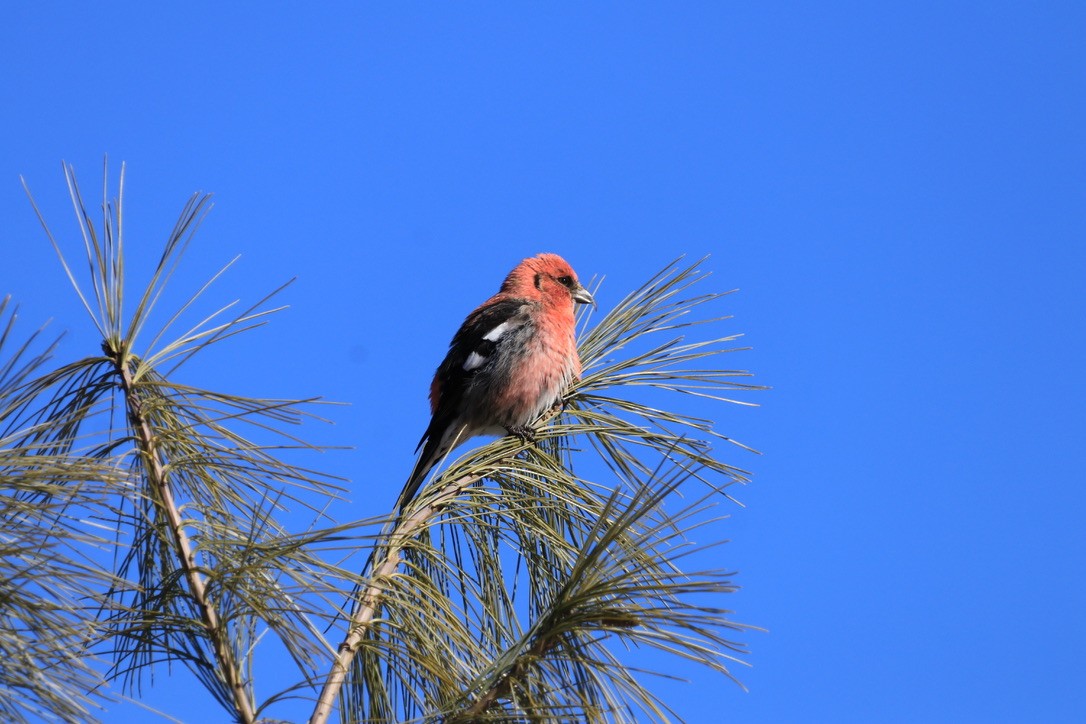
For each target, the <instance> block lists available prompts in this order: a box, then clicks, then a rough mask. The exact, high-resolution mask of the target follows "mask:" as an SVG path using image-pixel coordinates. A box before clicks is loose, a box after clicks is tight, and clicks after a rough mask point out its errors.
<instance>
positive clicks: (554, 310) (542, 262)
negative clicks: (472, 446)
mask: <svg viewBox="0 0 1086 724" xmlns="http://www.w3.org/2000/svg"><path fill="white" fill-rule="evenodd" d="M575 303H580V304H593V305H594V304H595V300H594V299H593V298H592V295H591V294H589V292H588V290H587V289H585V288H584V287H583V286H581V284H580V282H579V281H577V275H576V273H574V271H573V268H572V267H571V266H570V265H569V264H568V263H567V262H566V260H565V259H563V258H562V257H560V256H558V255H557V254H539V255H538V256H534V257H531V258H529V259H525V260H524V261H522V262H520V263H519V264H517V266H516V268H514V269H513V271H511V272H509V276H507V277H506V278H505V281H504V282H503V283H502V286H501V290H500V291H499V292H498V293H497V294H495V295H494V296H492V297H491V298H490V299H488V300H486V301H485V302H483V304H481V305H480V306H479V307H478V308H476V309H475V311H473V312H472V313H471V314H469V315H468V317H467V319H465V320H464V323H463V324H462V325H461V326H460V329H459V331H457V333H456V335H455V336H454V337H453V339H452V342H451V343H450V345H449V352H448V354H446V355H445V360H444V361H443V362H442V363H441V365H440V366H439V367H438V368H437V372H436V373H435V374H434V379H433V382H432V383H431V384H430V412H431V413H432V415H433V417H432V418H431V419H430V425H429V427H427V428H426V432H425V433H424V434H423V436H422V439H421V440H420V441H419V444H418V447H417V448H416V452H417V451H418V449H419V448H421V449H422V454H421V455H419V458H418V461H417V462H416V463H415V468H414V470H413V471H412V472H411V477H410V478H408V480H407V483H406V484H405V485H404V489H403V492H401V493H400V499H399V503H398V506H397V507H398V509H399V510H400V511H401V512H402V511H403V509H404V506H406V505H407V504H408V503H409V502H410V501H411V499H412V498H414V497H415V494H416V493H417V492H418V490H419V487H420V486H421V485H422V482H423V480H424V479H425V478H426V475H427V474H428V473H429V472H430V470H431V469H432V468H433V467H434V465H436V464H437V463H438V462H439V461H440V460H441V459H442V458H443V457H444V456H445V455H447V454H448V453H449V451H451V450H452V449H453V448H455V447H456V446H457V445H460V444H461V443H463V442H465V441H466V440H468V439H469V438H472V437H475V436H476V435H504V434H506V433H509V434H513V435H518V436H521V437H525V438H530V437H531V436H532V430H531V427H530V425H531V423H532V422H533V421H534V420H535V418H536V417H538V416H539V415H540V414H541V413H542V412H544V411H545V410H547V409H549V408H550V407H552V406H553V405H555V404H556V403H557V402H558V401H559V400H560V399H561V397H562V394H563V393H564V392H565V390H566V388H567V387H568V386H569V384H570V382H571V381H572V380H574V379H576V378H579V377H580V375H581V360H580V358H579V357H578V356H577V343H576V340H575V339H574V331H575V325H574V317H573V307H574V304H575Z"/></svg>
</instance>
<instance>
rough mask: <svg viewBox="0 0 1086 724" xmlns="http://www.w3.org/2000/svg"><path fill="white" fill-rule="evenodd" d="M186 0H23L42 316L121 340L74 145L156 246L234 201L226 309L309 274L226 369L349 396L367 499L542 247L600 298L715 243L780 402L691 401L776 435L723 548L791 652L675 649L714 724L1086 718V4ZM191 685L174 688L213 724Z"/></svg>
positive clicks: (26, 130) (19, 230)
mask: <svg viewBox="0 0 1086 724" xmlns="http://www.w3.org/2000/svg"><path fill="white" fill-rule="evenodd" d="M155 5H157V4H153V3H128V4H124V3H108V4H101V3H93V4H76V3H18V4H13V5H11V6H9V7H8V8H7V9H6V11H5V21H4V23H3V24H2V25H0V63H2V67H3V68H4V72H3V73H2V74H0V104H2V107H3V109H4V110H3V113H2V116H0V124H2V126H3V134H2V136H0V137H2V139H3V140H2V142H0V210H2V214H3V217H4V219H5V224H4V228H3V229H2V230H0V243H2V244H3V249H4V252H5V258H6V260H7V263H6V264H5V265H4V267H3V268H2V269H0V280H2V282H3V284H2V285H0V286H2V288H0V292H10V293H12V294H13V295H14V296H15V297H16V299H17V300H18V301H19V302H21V304H22V310H23V317H24V318H25V319H26V320H27V322H26V323H27V325H28V327H29V326H31V325H34V324H36V323H37V322H38V321H41V320H44V319H46V318H48V317H55V318H56V319H55V321H54V324H55V325H56V327H57V328H58V329H68V330H70V332H71V334H70V336H69V338H68V339H67V341H66V343H65V345H64V347H63V353H64V354H66V355H71V356H76V355H85V354H93V353H94V352H95V351H96V349H97V342H96V340H95V339H94V337H93V335H92V334H90V332H89V331H88V329H87V322H86V320H85V319H84V317H83V316H81V313H80V310H79V308H78V307H77V306H76V305H75V304H74V303H73V299H72V295H71V294H70V293H69V291H68V290H67V288H66V287H65V286H64V281H63V278H62V276H61V272H60V270H59V267H58V266H57V264H56V263H55V261H54V260H53V259H52V252H51V250H50V249H49V247H48V245H47V243H46V241H45V239H44V238H43V236H42V234H41V232H40V230H39V229H38V228H37V225H36V221H35V219H34V217H33V215H32V213H31V210H30V208H29V205H28V204H27V202H26V200H25V198H24V197H23V194H22V191H21V189H20V187H19V183H18V176H19V175H20V174H23V175H25V176H26V177H27V180H28V182H29V183H30V185H31V187H32V189H33V190H34V192H35V194H36V196H37V197H38V198H39V200H40V202H41V203H42V205H43V207H44V209H45V211H46V213H47V215H49V217H50V219H51V220H55V221H54V223H55V225H56V226H57V227H59V230H63V231H64V232H65V233H67V235H68V237H69V238H70V237H71V234H70V232H71V230H72V227H71V225H70V223H69V219H70V214H69V212H68V210H67V209H66V208H65V207H64V203H65V195H64V194H65V190H64V187H63V181H62V177H61V175H60V161H61V160H62V159H64V160H67V161H69V162H71V163H73V164H75V166H76V169H77V171H78V172H79V174H80V180H81V182H82V185H83V188H84V191H85V192H86V193H87V195H88V196H89V197H91V198H98V197H99V196H100V174H101V160H102V156H103V154H105V153H108V154H109V155H110V159H111V161H113V162H118V163H119V162H120V161H121V160H124V161H126V162H127V163H128V193H127V203H128V214H129V216H128V220H127V221H128V224H129V226H128V233H129V243H130V244H132V245H134V246H135V247H139V248H133V255H134V258H133V262H132V263H133V264H138V263H140V262H141V261H142V262H143V263H147V262H148V260H150V259H152V258H153V257H154V256H155V254H156V253H157V251H158V248H159V244H160V243H161V241H162V240H163V239H164V238H165V236H166V234H167V232H168V231H169V229H170V227H171V226H172V223H173V221H174V219H175V218H176V215H177V213H178V211H179V210H180V208H181V206H182V204H183V202H184V201H185V199H186V198H187V197H188V195H189V194H191V193H192V192H193V191H196V190H198V189H202V190H207V191H213V192H214V193H215V195H216V207H215V210H214V211H213V212H212V215H211V216H210V218H209V219H208V221H207V222H206V223H205V225H204V227H203V228H202V229H201V231H200V233H199V235H198V236H197V239H196V245H195V247H194V248H193V250H192V252H191V254H190V257H189V266H188V267H187V272H186V273H188V274H190V276H188V277H184V278H183V279H190V280H193V281H191V283H195V281H194V280H196V279H199V278H201V277H203V276H205V275H206V274H207V273H208V271H210V270H211V269H213V268H214V267H216V266H218V265H220V264H221V263H223V262H225V261H226V260H228V259H229V258H231V257H232V256H233V255H234V254H236V253H240V254H242V255H243V256H242V260H241V262H240V263H239V265H238V266H237V268H236V269H235V270H234V271H233V272H231V274H230V276H229V277H228V279H227V281H226V283H225V284H224V286H223V287H222V289H221V291H220V298H222V299H224V300H226V299H229V298H232V297H233V296H236V295H240V296H242V297H243V298H245V299H249V300H253V299H255V298H256V297H257V296H258V295H260V294H261V293H262V292H264V291H266V290H268V289H270V288H272V287H274V286H276V285H277V284H278V283H280V282H282V281H283V280H285V279H288V278H290V277H293V276H298V277H299V281H298V282H297V284H296V285H295V286H293V287H292V288H291V289H289V290H288V291H287V292H286V296H285V297H284V301H286V302H288V303H289V304H290V305H291V309H290V310H289V311H287V312H286V313H285V314H284V315H283V316H282V317H281V318H280V319H278V320H277V321H276V322H275V323H274V325H273V326H272V327H270V328H269V329H266V330H263V331H261V332H259V333H258V334H257V335H256V336H254V337H253V338H252V339H250V340H248V341H245V342H239V344H237V345H235V346H234V347H231V348H230V351H228V352H220V353H219V354H222V355H225V362H226V364H221V365H219V366H217V367H209V368H207V369H206V375H207V376H206V378H205V379H201V380H199V381H200V382H201V383H202V384H205V385H207V386H211V387H218V388H223V389H227V390H235V389H239V388H240V391H244V392H249V393H262V394H268V395H283V396H286V395H296V396H304V395H310V394H320V395H323V396H325V397H327V398H330V399H334V400H342V401H346V402H349V403H352V404H351V406H350V407H347V408H343V409H339V410H336V411H335V412H334V415H333V416H334V418H335V419H336V421H337V424H336V426H335V427H334V428H332V429H331V430H326V429H317V430H314V431H313V434H312V435H313V437H316V438H318V439H322V440H324V441H326V442H331V443H337V444H350V445H355V446H357V449H356V450H355V451H353V452H350V453H336V454H332V455H329V456H326V457H325V458H323V459H322V464H323V465H324V467H326V468H327V469H329V470H330V471H332V472H336V473H339V474H342V475H345V476H348V477H350V478H352V481H353V482H352V487H353V499H352V502H351V504H350V505H345V506H344V507H343V509H342V510H341V511H340V512H341V515H342V516H343V517H345V518H351V517H362V516H364V515H369V514H372V513H375V512H377V511H379V510H383V509H387V507H388V506H389V504H390V503H391V501H392V500H393V498H394V496H395V494H396V492H397V491H398V488H399V485H400V482H401V481H402V480H403V478H404V477H405V475H406V472H407V470H408V469H409V467H410V464H411V461H412V450H413V448H414V445H415V442H416V441H417V439H418V436H419V435H420V433H421V431H422V428H423V427H424V426H425V423H426V418H427V408H426V402H425V392H426V386H427V384H428V380H429V376H430V374H431V373H432V371H433V368H434V367H435V366H436V364H437V363H438V361H440V358H441V356H442V354H443V351H444V348H445V345H446V344H447V342H448V339H449V337H450V336H451V334H452V332H453V331H454V330H455V328H456V326H457V324H458V323H459V322H460V320H461V319H462V317H463V315H464V314H465V313H466V312H467V311H468V310H469V309H471V308H472V307H473V306H474V305H475V304H477V303H478V302H479V301H481V300H482V299H483V298H485V297H486V296H488V295H489V294H490V293H491V292H492V291H493V290H494V289H495V288H496V286H497V284H498V283H499V281H500V279H501V277H502V276H503V275H504V274H505V272H506V271H508V269H509V268H510V267H511V266H512V265H513V264H514V263H515V262H516V261H517V260H519V259H520V258H522V257H524V256H527V255H531V254H533V253H536V252H538V251H544V250H548V251H556V252H559V253H561V254H563V255H564V256H566V257H567V258H568V259H569V260H570V261H571V262H572V263H573V264H574V266H575V268H576V269H577V270H578V271H579V272H580V274H581V275H582V276H583V277H592V276H594V275H606V279H607V281H606V285H605V287H604V289H603V291H602V292H601V294H600V302H601V305H602V306H603V307H607V306H609V305H611V304H613V303H614V302H615V301H616V300H617V299H618V298H619V297H620V296H621V295H622V294H623V293H625V292H626V291H628V290H630V289H632V288H634V287H635V286H636V285H638V284H640V283H641V282H642V281H643V280H644V279H645V278H646V277H647V276H648V275H649V274H650V273H652V272H653V271H655V270H656V269H658V268H659V267H661V266H662V265H663V264H664V263H666V262H667V261H669V260H670V259H672V258H673V257H675V256H676V255H677V254H679V253H686V254H689V255H692V256H694V257H697V256H701V255H704V254H711V255H712V256H711V259H710V261H709V262H708V266H709V268H710V269H711V270H712V271H713V272H714V278H713V282H712V284H713V285H716V286H715V287H714V288H715V289H717V290H721V291H722V290H725V289H731V288H735V287H738V288H739V289H740V290H741V291H740V292H739V293H738V294H737V295H734V296H732V297H731V298H730V300H729V302H728V308H729V311H731V312H732V313H733V314H734V315H735V320H734V321H732V322H730V323H729V326H728V327H727V328H726V330H725V331H729V332H732V331H734V332H744V333H745V334H746V338H745V339H746V341H747V342H748V343H750V344H751V345H753V347H754V350H753V351H751V352H748V353H744V354H743V355H742V359H741V360H737V361H736V363H737V364H740V363H741V364H742V366H744V367H747V368H749V369H751V370H753V371H755V372H756V373H757V381H758V382H761V383H763V384H767V385H771V386H772V387H773V388H774V389H773V391H772V392H768V393H764V394H761V395H759V396H758V401H760V402H761V403H762V406H761V407H760V408H757V409H753V410H745V409H742V408H738V407H720V406H710V405H706V406H698V405H695V406H694V407H692V408H691V409H692V410H693V411H694V412H696V413H698V414H702V415H705V416H709V417H713V418H715V419H717V420H718V422H719V428H720V429H721V431H722V432H725V433H726V434H729V435H732V436H735V437H737V438H739V439H741V440H743V441H744V442H747V443H748V444H750V445H752V446H754V447H757V448H759V449H760V450H762V451H764V453H765V454H764V455H763V456H761V457H754V456H740V457H738V458H734V461H735V462H736V463H737V464H741V465H743V466H745V467H747V468H749V469H751V470H752V471H753V472H754V474H755V478H754V482H753V484H751V485H749V486H747V487H746V488H744V489H742V490H739V491H736V494H737V495H738V497H739V498H740V499H741V500H742V501H743V502H744V503H745V504H746V506H747V507H746V508H745V509H740V508H736V509H735V510H734V511H733V513H734V515H733V517H732V519H731V521H730V522H729V523H728V524H727V530H726V535H727V536H728V537H729V538H731V539H732V541H733V542H732V543H731V544H729V545H728V546H726V547H725V548H723V549H722V553H721V563H722V565H724V566H725V567H728V568H732V569H735V570H737V571H738V572H739V575H738V577H737V579H736V580H737V582H738V583H739V584H741V585H742V590H741V591H740V592H739V593H737V594H735V595H733V596H731V597H730V599H729V600H728V601H727V604H728V605H729V606H730V607H731V608H733V609H735V610H736V611H737V613H736V618H737V619H738V620H740V621H743V622H747V623H751V624H756V625H760V626H763V627H765V628H767V629H769V633H758V634H755V633H752V634H750V635H748V636H747V637H746V639H745V640H746V641H747V643H749V645H750V647H751V649H752V653H751V655H750V657H749V661H750V663H751V664H753V666H752V668H750V669H741V670H739V671H738V674H739V676H740V677H741V678H742V680H743V681H744V682H745V683H746V684H747V685H748V686H749V688H750V691H749V693H744V692H742V691H741V690H740V689H739V688H738V687H735V686H733V685H731V684H730V683H728V682H726V681H724V680H721V679H718V678H717V677H713V676H710V675H708V674H706V673H702V672H699V671H690V670H687V669H684V668H682V667H681V666H677V667H676V668H675V669H674V671H675V673H676V674H677V675H679V676H685V677H690V678H692V680H693V683H692V684H689V685H687V684H674V685H672V684H668V685H666V686H664V685H661V687H660V690H661V692H662V693H663V694H664V695H665V696H666V697H670V698H671V699H673V700H674V701H675V702H676V705H677V707H678V709H679V711H680V712H681V713H683V714H684V715H685V716H686V717H687V719H688V720H689V721H691V722H715V721H718V720H720V717H722V716H724V717H726V718H727V720H730V721H736V722H787V721H795V722H800V721H804V722H806V721H834V722H868V721H887V722H896V721H900V722H909V721H956V722H960V721H986V722H991V721H1008V722H1010V721H1024V720H1030V721H1046V722H1059V721H1071V720H1079V721H1082V720H1086V685H1084V682H1086V665H1084V663H1083V662H1084V661H1086V658H1084V657H1083V651H1084V650H1086V623H1084V621H1086V619H1084V618H1083V611H1084V610H1086V583H1084V581H1083V574H1082V561H1083V558H1084V555H1086V545H1084V543H1086V534H1084V532H1083V529H1084V523H1083V520H1084V516H1086V488H1084V480H1083V470H1084V469H1086V454H1084V450H1086V442H1084V439H1083V438H1084V432H1086V429H1084V425H1083V419H1084V408H1086V394H1084V392H1086V389H1084V382H1083V375H1082V372H1083V369H1084V367H1086V343H1084V335H1083V318H1084V316H1086V305H1084V303H1083V298H1082V292H1081V287H1082V284H1083V280H1084V278H1086V251H1084V249H1086V42H1084V39H1086V5H1083V4H1082V3H1075V2H1062V3H1060V2H1046V3H1003V2H973V3H964V2H951V3H947V2H907V3H897V4H895V5H896V6H893V5H891V4H889V3H855V2H847V3H845V2H841V3H772V4H765V3H749V2H743V3H740V2H728V3H723V2H722V3H704V4H697V3H686V4H681V5H680V4H677V3H670V4H664V3H657V4H646V3H634V4H618V3H588V4H585V5H581V4H573V3H559V4H543V3H517V4H506V3H485V4H481V3H470V4H458V5H456V6H455V7H454V6H453V5H452V4H432V3H425V4H424V3H409V4H393V3H382V4H369V5H365V6H364V5H363V4H361V3H359V4H355V3H333V4H324V5H322V6H320V7H316V6H315V5H314V6H309V7H307V8H306V9H304V10H302V9H298V8H294V7H292V6H290V5H288V4H286V3H259V4H257V3H238V4H232V3H186V4H185V5H184V6H183V7H181V6H178V8H177V9H174V10H166V9H162V8H159V7H153V6H155ZM235 5H236V7H232V6H235ZM115 169H116V164H114V171H115ZM232 354H238V355H242V354H244V355H257V356H259V358H260V359H261V360H262V363H261V365H260V368H259V371H258V373H257V374H256V375H247V376H245V377H244V378H241V379H239V374H238V367H240V366H246V367H248V366H250V363H248V362H244V361H242V359H241V357H238V358H237V359H238V361H237V363H236V365H235V364H232V358H231V356H230V355H232ZM221 359H223V358H220V360H221ZM729 455H732V453H729ZM193 691H194V690H193V688H192V686H191V685H190V682H189V681H188V679H187V678H186V676H185V675H184V674H183V672H180V671H178V672H175V674H174V675H173V677H172V678H168V677H166V676H165V675H163V676H161V677H160V678H159V679H158V680H157V683H156V686H155V688H154V689H153V690H152V691H149V692H148V701H149V702H151V703H153V704H154V705H156V706H161V707H163V708H167V709H172V710H173V711H175V712H177V713H179V714H180V716H181V718H182V719H183V720H185V721H193V722H196V721H208V720H209V719H208V718H207V717H208V716H213V717H214V718H213V719H211V720H221V719H218V717H217V714H214V712H215V711H216V710H215V709H213V708H207V709H204V708H203V707H204V706H205V701H204V700H205V699H206V697H204V696H203V695H202V694H199V693H197V694H194V693H193ZM208 712H212V713H211V714H208ZM272 713H273V714H274V712H272ZM105 719H106V721H107V722H121V721H125V722H129V721H150V720H151V719H149V718H147V717H145V716H144V715H142V714H141V713H140V712H139V711H138V710H136V709H133V708H131V707H118V708H117V709H116V710H114V711H112V712H110V713H108V714H106V715H105Z"/></svg>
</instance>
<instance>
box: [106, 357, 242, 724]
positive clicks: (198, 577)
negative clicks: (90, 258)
mask: <svg viewBox="0 0 1086 724" xmlns="http://www.w3.org/2000/svg"><path fill="white" fill-rule="evenodd" d="M115 363H116V369H117V376H118V378H119V379H120V386H121V391H122V393H123V395H124V399H125V405H126V408H127V411H128V420H129V423H130V424H131V426H132V430H133V432H134V433H135V438H136V447H137V449H138V450H139V454H140V458H141V459H142V460H143V465H144V470H145V471H146V472H147V476H148V479H149V482H150V484H151V486H152V487H153V488H154V489H155V490H156V491H157V492H158V498H157V501H156V502H157V504H158V506H159V508H160V510H161V511H162V513H163V514H165V516H166V519H167V521H168V525H169V530H170V534H171V535H172V537H173V541H174V544H175V550H176V552H177V561H178V564H179V565H180V567H181V570H182V571H183V572H184V575H185V580H186V581H188V586H189V592H190V594H191V595H192V598H193V600H194V601H195V602H196V605H197V607H198V608H199V610H200V618H201V620H202V621H203V625H204V629H205V632H206V634H207V637H208V639H209V640H210V641H211V644H212V649H213V650H214V652H215V658H216V661H217V662H218V671H219V675H220V677H221V678H222V680H223V682H224V683H225V684H226V686H227V687H228V688H229V690H230V692H231V693H232V695H233V701H234V707H235V710H236V712H237V715H238V718H239V720H240V721H242V722H244V724H253V722H255V721H256V714H255V712H254V710H253V703H252V700H251V699H250V697H249V693H248V692H247V691H246V689H245V684H244V682H243V681H242V675H241V671H240V670H239V668H238V663H237V659H236V657H235V656H234V650H233V649H232V648H231V646H230V644H229V642H228V640H227V637H228V634H227V631H226V627H225V625H224V624H223V622H222V620H221V619H220V617H219V614H218V612H217V611H216V609H215V604H214V602H212V601H211V599H210V597H209V596H208V592H207V586H206V584H205V582H204V577H203V575H202V574H201V573H200V569H199V566H198V565H197V562H196V554H195V552H194V550H193V547H192V543H191V542H190V540H189V537H188V534H187V533H186V532H185V525H184V522H183V521H182V519H181V511H180V510H179V509H178V506H177V503H176V501H175V499H174V494H173V489H172V488H171V486H170V483H169V481H168V480H167V476H166V471H165V469H164V467H163V465H162V460H161V457H160V453H159V451H158V446H157V444H156V442H155V436H154V433H153V432H152V430H151V425H150V422H149V421H148V419H147V417H146V415H145V414H144V412H143V408H142V403H141V400H140V396H139V393H138V392H137V390H136V386H135V382H134V381H133V379H132V372H131V370H130V369H129V366H128V364H127V362H126V361H125V360H123V359H121V358H119V357H118V358H117V359H115Z"/></svg>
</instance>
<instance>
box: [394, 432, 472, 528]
mask: <svg viewBox="0 0 1086 724" xmlns="http://www.w3.org/2000/svg"><path fill="white" fill-rule="evenodd" d="M466 431H467V427H466V426H465V425H455V426H449V427H448V428H447V429H446V430H445V434H443V435H441V436H440V437H431V438H429V439H427V440H426V445H425V446H424V447H423V449H422V454H421V455H419V458H418V460H416V461H415V467H414V469H412V470H411V476H410V477H409V478H408V479H407V482H406V483H404V486H403V490H402V491H400V497H399V499H398V500H397V501H396V511H397V515H403V510H404V508H405V507H407V504H408V503H410V502H411V501H412V500H414V499H415V495H416V494H417V493H418V492H419V488H421V487H422V483H423V482H424V481H425V480H426V476H427V475H429V474H430V471H431V470H433V468H434V466H435V465H437V464H438V463H439V462H441V461H442V459H444V457H445V456H446V455H448V454H449V453H450V452H451V451H452V449H453V448H455V447H456V446H457V445H459V444H460V443H462V442H464V441H465V440H467V439H468V437H469V436H468V435H466V434H465V433H466Z"/></svg>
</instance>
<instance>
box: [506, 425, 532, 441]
mask: <svg viewBox="0 0 1086 724" xmlns="http://www.w3.org/2000/svg"><path fill="white" fill-rule="evenodd" d="M506 429H507V430H508V431H509V434H510V435H515V436H517V437H519V438H520V439H521V440H523V441H524V442H535V430H533V429H532V428H531V427H529V426H528V425H513V426H512V427H507V428H506Z"/></svg>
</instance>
